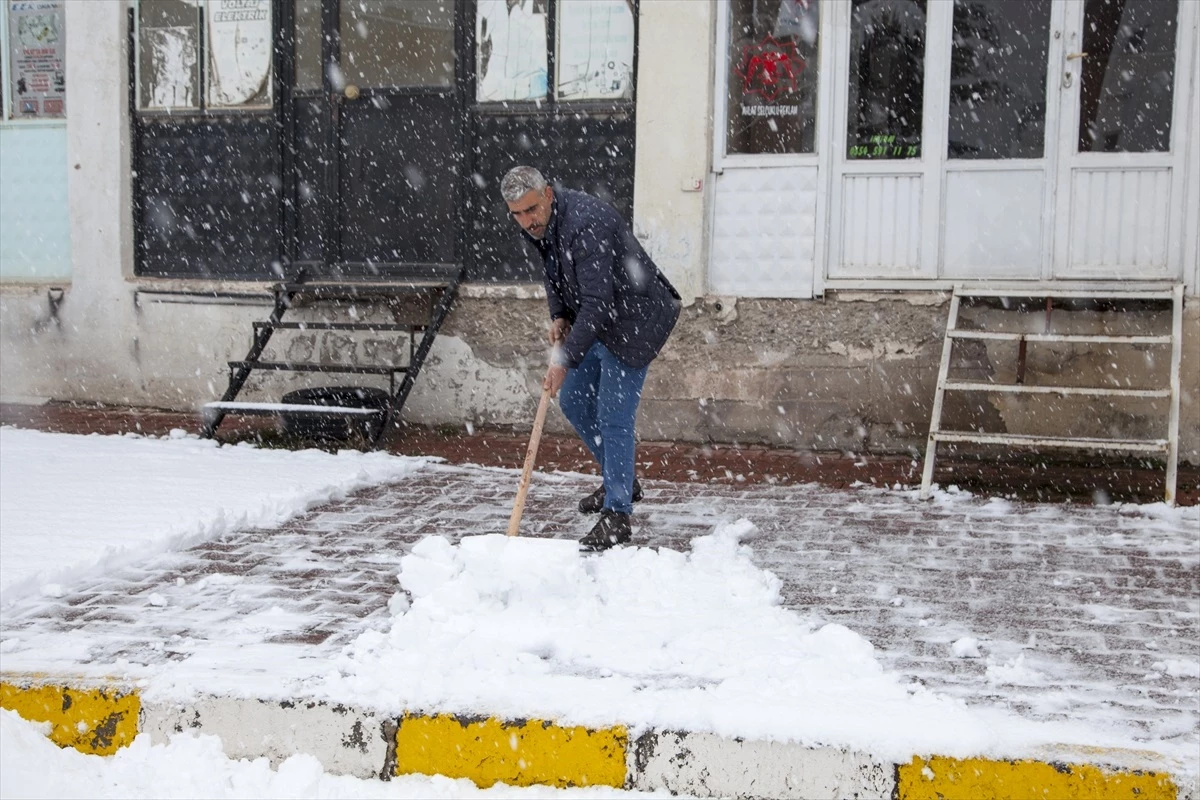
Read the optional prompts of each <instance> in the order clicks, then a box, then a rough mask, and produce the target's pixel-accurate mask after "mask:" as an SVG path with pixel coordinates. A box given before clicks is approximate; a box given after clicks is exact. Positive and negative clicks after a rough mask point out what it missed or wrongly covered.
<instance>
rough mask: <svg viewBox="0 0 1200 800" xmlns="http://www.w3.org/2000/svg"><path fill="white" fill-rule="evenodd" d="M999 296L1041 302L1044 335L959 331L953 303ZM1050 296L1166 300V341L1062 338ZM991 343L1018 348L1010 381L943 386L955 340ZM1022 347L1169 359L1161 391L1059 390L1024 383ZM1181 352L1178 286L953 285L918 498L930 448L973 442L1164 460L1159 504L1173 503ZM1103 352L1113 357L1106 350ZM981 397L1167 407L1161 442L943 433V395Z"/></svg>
mask: <svg viewBox="0 0 1200 800" xmlns="http://www.w3.org/2000/svg"><path fill="white" fill-rule="evenodd" d="M973 297H975V298H977V297H998V298H1044V299H1045V300H1046V304H1045V305H1046V308H1045V315H1046V316H1045V331H1044V332H1043V333H1040V334H1039V333H1021V332H1010V331H985V330H977V329H976V330H960V329H959V328H958V315H959V310H960V305H961V303H962V301H963V300H964V299H966V298H973ZM1055 298H1080V299H1086V300H1163V301H1169V305H1167V306H1166V307H1165V308H1164V309H1162V310H1161V311H1160V312H1155V313H1164V312H1165V313H1169V317H1170V325H1171V327H1170V330H1171V333H1170V334H1169V335H1140V334H1131V335H1115V334H1107V333H1097V334H1065V333H1051V332H1050V330H1051V313H1052V312H1053V310H1054V308H1053V307H1054V303H1053V300H1054V299H1055ZM1003 310H1004V311H1012V312H1014V313H1023V312H1022V311H1021V310H1020V309H1016V308H1012V309H1008V308H1006V309H1003ZM966 339H974V340H993V341H1015V342H1018V343H1019V345H1020V347H1019V348H1018V350H1017V368H1016V376H1017V379H1016V380H1017V382H1016V383H989V382H986V381H963V380H950V378H949V373H950V368H951V361H952V357H951V356H952V352H953V347H954V343H955V341H956V340H966ZM1029 342H1071V343H1077V344H1095V345H1168V344H1169V345H1170V346H1171V361H1170V376H1169V378H1168V380H1167V384H1168V385H1167V386H1165V387H1162V388H1151V389H1121V388H1108V387H1091V386H1058V385H1029V384H1026V383H1024V382H1023V378H1024V370H1025V357H1026V355H1025V354H1026V350H1027V348H1026V345H1027V343H1029ZM1182 347H1183V284H1174V285H1171V286H1164V285H1162V284H1141V285H1134V286H1130V287H1129V288H1128V289H1127V290H1119V289H1118V290H1113V291H1108V290H1105V289H1104V288H1103V287H1099V286H1097V287H1095V288H1089V287H1086V286H1071V287H1067V286H1063V287H1061V288H1054V287H1046V286H1040V287H1033V286H1008V287H979V288H966V287H962V286H956V287H955V288H954V294H953V295H952V296H951V298H950V313H949V317H948V320H947V323H946V333H945V337H944V338H943V340H942V358H941V366H940V368H939V370H938V379H937V389H936V392H935V394H934V400H933V410H932V413H931V415H930V421H929V438H928V440H927V444H926V447H925V465H924V468H923V469H922V473H921V491H920V497H921V498H922V499H927V498H928V497H929V496H930V487H931V486H932V484H933V468H934V461H935V459H936V457H937V446H938V444H939V443H940V442H969V443H974V444H999V445H1009V446H1044V447H1073V448H1082V449H1094V450H1124V451H1137V452H1154V453H1164V454H1165V455H1166V476H1165V481H1164V488H1163V499H1164V500H1165V501H1166V502H1167V503H1168V504H1173V503H1174V502H1175V488H1176V480H1177V477H1178V460H1179V395H1180V385H1179V371H1180V362H1181V360H1182ZM1108 352H1112V350H1111V348H1109V349H1108ZM948 391H949V392H954V391H957V392H987V393H997V394H1026V395H1043V396H1047V395H1057V396H1064V397H1065V396H1076V397H1131V398H1132V397H1136V398H1163V399H1166V400H1167V401H1168V408H1167V412H1166V420H1165V421H1166V429H1167V430H1166V434H1167V435H1166V437H1165V438H1157V439H1103V438H1089V437H1078V436H1067V435H1063V436H1041V435H1034V434H1020V433H978V432H973V431H943V430H941V424H942V410H943V406H944V399H945V395H946V392H948Z"/></svg>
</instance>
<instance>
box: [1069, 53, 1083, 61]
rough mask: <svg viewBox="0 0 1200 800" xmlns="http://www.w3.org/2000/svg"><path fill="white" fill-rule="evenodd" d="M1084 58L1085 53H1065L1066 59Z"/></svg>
mask: <svg viewBox="0 0 1200 800" xmlns="http://www.w3.org/2000/svg"><path fill="white" fill-rule="evenodd" d="M1085 58H1087V53H1068V54H1067V61H1074V60H1075V59H1080V60H1082V59H1085Z"/></svg>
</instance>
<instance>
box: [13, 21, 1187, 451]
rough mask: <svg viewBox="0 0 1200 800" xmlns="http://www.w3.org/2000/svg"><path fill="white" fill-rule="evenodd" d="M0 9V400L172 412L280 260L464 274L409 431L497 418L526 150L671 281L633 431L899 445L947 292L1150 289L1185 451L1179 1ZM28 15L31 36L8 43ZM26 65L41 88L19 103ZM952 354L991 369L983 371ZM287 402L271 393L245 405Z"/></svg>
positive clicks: (1129, 364)
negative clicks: (662, 344)
mask: <svg viewBox="0 0 1200 800" xmlns="http://www.w3.org/2000/svg"><path fill="white" fill-rule="evenodd" d="M5 11H6V15H5V16H6V18H5V22H4V25H5V30H6V33H5V36H4V42H5V47H6V48H7V49H6V50H5V51H4V74H3V85H4V98H5V119H4V121H3V123H0V145H2V150H3V154H2V156H0V157H2V158H3V159H4V161H3V167H4V168H3V170H2V171H0V191H2V192H3V199H4V201H5V202H4V204H3V206H4V208H3V209H2V210H0V223H2V224H3V230H2V234H3V236H2V237H0V238H2V247H0V256H2V257H3V258H2V265H3V272H2V274H0V278H2V283H0V311H2V312H3V315H2V316H3V319H2V320H0V334H2V342H0V346H2V350H0V356H2V358H0V378H2V379H3V395H4V398H5V399H6V400H10V399H21V398H54V399H59V400H87V401H99V402H110V403H128V404H134V405H151V406H163V407H170V408H180V409H193V408H198V407H199V406H200V405H201V404H202V403H204V402H206V401H208V400H211V399H214V398H216V397H218V396H219V395H220V394H221V391H222V390H223V388H224V385H225V382H226V374H227V373H226V368H225V362H226V361H227V360H230V359H236V358H239V357H240V356H241V355H242V354H243V353H244V352H245V349H246V347H247V343H248V337H249V333H250V330H251V327H250V326H251V323H252V322H253V320H255V319H259V318H262V317H263V316H265V313H266V305H267V304H268V302H269V297H268V295H267V293H266V292H265V289H266V287H268V286H269V285H270V284H271V283H272V282H274V281H276V280H279V279H280V278H285V277H288V276H290V275H291V274H294V271H295V270H297V269H300V268H301V267H303V268H304V269H306V270H307V271H308V274H309V275H310V276H312V277H317V278H327V279H337V280H343V279H345V280H353V279H370V280H373V281H385V282H386V281H404V280H409V279H414V278H425V277H437V276H443V275H449V274H453V273H455V272H457V270H458V269H459V267H462V266H465V267H466V269H467V271H468V276H469V281H468V283H467V284H466V286H465V287H464V289H463V290H462V294H461V297H460V301H459V303H458V305H457V306H456V309H455V311H454V313H453V314H452V315H451V317H450V318H449V320H448V321H447V324H446V326H445V327H444V328H443V331H442V334H441V336H439V338H438V340H437V343H436V344H435V347H434V350H433V352H432V355H431V358H430V361H429V362H427V365H426V372H424V373H423V374H422V377H421V379H420V380H419V381H418V383H417V386H416V388H415V389H414V393H413V395H412V397H411V399H410V401H409V404H408V405H407V407H406V416H407V417H408V418H409V419H411V420H413V421H417V422H423V423H432V424H456V425H466V424H474V425H478V424H500V425H509V424H511V425H516V426H522V425H527V424H528V423H529V421H530V420H531V418H532V411H533V405H534V401H535V400H536V386H537V384H538V382H539V380H540V375H541V372H542V368H543V365H544V364H545V360H546V357H547V354H546V352H545V350H544V347H543V339H542V331H543V330H544V326H545V322H546V320H545V305H544V298H543V297H542V296H541V289H540V285H539V283H538V282H537V269H538V267H537V265H536V263H535V262H534V261H533V260H532V259H531V257H530V254H529V253H527V252H526V251H524V250H523V249H522V247H521V244H520V241H519V240H518V238H517V236H516V235H515V227H514V226H513V225H512V223H511V222H510V221H509V220H508V219H507V218H506V216H505V207H504V204H503V202H502V201H501V199H500V197H499V194H498V190H497V186H498V182H499V178H500V176H501V175H502V174H503V172H504V171H505V170H506V169H507V168H508V167H510V166H512V165H514V164H518V163H531V164H535V165H537V166H539V167H541V168H542V169H543V171H544V172H546V173H547V175H548V176H550V177H551V178H552V179H554V180H556V181H557V182H560V183H562V184H563V185H566V186H570V187H572V188H581V189H584V190H587V191H591V192H593V193H595V194H598V195H600V196H603V197H605V198H606V199H608V200H610V201H611V202H612V203H613V204H614V205H615V206H616V207H617V208H618V209H619V210H620V211H621V212H622V213H624V214H625V215H626V216H628V217H629V218H630V219H631V220H632V222H633V225H634V230H635V233H636V234H637V235H638V237H639V238H640V239H641V240H642V241H643V243H644V244H645V245H646V246H647V248H648V249H649V250H650V252H651V253H652V255H653V256H654V257H655V259H656V261H657V262H658V263H659V265H660V267H661V268H662V269H663V271H664V272H665V273H666V274H667V275H668V276H669V277H670V278H671V280H672V281H673V282H674V283H675V285H676V286H677V287H678V288H679V289H680V291H681V294H683V295H684V298H685V303H686V306H685V309H684V312H683V315H682V317H681V321H680V324H679V327H678V329H677V331H676V333H675V335H674V336H673V338H672V341H671V342H670V344H669V345H668V348H667V349H666V350H665V351H664V353H663V355H662V357H661V358H660V359H659V361H658V362H656V364H655V366H654V367H653V368H652V370H651V372H650V376H649V378H648V381H647V388H646V399H645V401H644V403H643V410H642V414H643V417H642V422H641V433H642V435H643V436H645V437H647V438H682V439H688V440H698V441H715V442H731V441H737V442H747V443H748V442H761V443H766V444H774V445H782V446H789V447H795V448H800V449H813V450H823V449H839V450H854V451H859V450H865V451H877V452H912V453H914V454H915V453H917V452H919V451H920V450H921V449H922V448H923V446H924V440H925V433H926V430H927V428H928V425H929V419H930V410H931V407H932V404H933V396H934V386H935V382H936V377H937V371H938V364H939V358H940V355H941V351H942V340H943V331H944V329H945V326H946V317H947V305H948V302H947V298H948V292H949V290H950V289H951V288H952V287H953V286H955V285H960V284H961V285H967V286H986V285H993V284H1005V285H1010V284H1014V283H1023V284H1029V285H1031V286H1039V287H1044V286H1047V285H1049V286H1053V287H1068V286H1069V287H1073V288H1081V289H1094V290H1095V291H1096V292H1097V293H1098V294H1101V293H1103V292H1104V291H1105V290H1111V289H1113V288H1120V287H1123V286H1128V285H1132V284H1134V283H1137V284H1145V283H1153V284H1159V283H1164V284H1165V283H1182V284H1183V285H1184V286H1185V294H1186V295H1187V298H1188V299H1187V302H1186V304H1185V317H1184V330H1185V337H1184V340H1183V345H1184V346H1183V386H1184V392H1183V394H1182V404H1181V405H1182V424H1181V449H1180V454H1181V457H1182V458H1184V459H1186V460H1190V461H1200V396H1198V395H1197V393H1196V392H1195V390H1194V389H1189V388H1188V387H1194V386H1195V385H1198V384H1200V363H1198V362H1200V352H1198V351H1200V310H1198V309H1200V306H1198V305H1197V303H1196V299H1195V298H1196V297H1197V291H1198V290H1197V287H1198V286H1200V224H1198V222H1197V220H1200V145H1198V142H1200V120H1198V114H1200V60H1198V59H1197V57H1196V53H1197V49H1198V47H1200V35H1198V33H1197V28H1198V26H1200V6H1198V5H1197V4H1195V3H1191V2H1188V0H1030V1H1029V2H1023V3H1010V2H1005V1H1004V0H945V1H944V2H943V1H942V0H403V2H400V1H399V0H354V2H348V0H342V2H337V0H324V2H321V1H320V0H140V2H139V1H138V0H88V1H87V2H74V0H56V1H55V0H6V2H5ZM39 15H40V17H46V18H47V19H49V18H53V20H54V23H53V24H54V25H55V26H57V32H56V33H54V34H50V33H43V34H42V35H43V36H51V35H53V36H56V37H57V41H58V42H59V44H58V45H55V47H57V48H58V50H55V49H54V47H40V46H39V47H34V46H33V45H32V44H30V42H32V43H33V44H37V45H40V44H41V41H40V40H38V39H37V38H36V36H37V35H38V34H37V33H35V31H36V30H39V28H38V25H37V24H35V23H31V22H29V21H28V18H29V17H35V16H39ZM48 27H49V23H46V24H43V25H42V27H41V28H40V30H42V31H43V32H44V31H46V30H47V28H48ZM79 32H82V33H79ZM55 53H60V54H61V55H59V56H55ZM56 57H58V58H59V59H60V61H61V62H64V63H61V64H60V66H59V71H61V72H62V73H63V81H61V83H65V86H63V87H61V88H62V91H61V92H59V93H58V94H57V95H55V94H54V90H55V88H56V86H57V84H56V83H55V79H54V71H55V70H54V64H55V63H56V62H54V59H55V58H56ZM39 59H40V60H39ZM39 69H40V70H41V72H37V70H39ZM35 73H36V74H38V75H41V74H43V73H44V74H48V75H49V76H50V77H49V79H48V80H49V82H48V83H47V82H46V79H40V80H41V81H42V82H41V83H39V84H38V86H39V87H43V89H39V91H42V92H43V93H42V94H41V95H38V96H36V97H34V96H33V95H32V94H31V92H30V90H29V88H28V87H29V86H30V85H32V83H33V79H32V76H33V75H34V74H35ZM27 75H28V76H29V79H28V80H26V92H24V93H22V92H20V90H19V88H17V87H18V81H19V80H20V79H21V78H22V77H25V76H27ZM46 92H49V94H47V93H46ZM29 100H34V101H36V102H37V103H38V104H39V105H38V112H39V115H38V116H36V117H34V118H30V117H29V116H28V115H23V112H22V109H23V108H26V109H27V108H32V106H30V105H29V104H28V101H29ZM55 100H57V101H58V103H57V104H55V103H54V102H52V101H55ZM47 103H49V105H48V106H47ZM46 108H49V109H55V110H56V111H57V113H58V116H52V114H51V113H50V112H49V111H46V110H45V109H46ZM56 137H57V138H56ZM55 159H57V161H56V160H55ZM30 173H33V177H29V175H30ZM10 198H15V201H13V202H10ZM353 313H354V314H356V315H359V316H360V317H361V318H365V319H373V318H379V319H380V320H383V321H386V319H387V311H386V309H382V308H374V307H370V306H369V305H367V306H364V307H362V308H356V309H354V311H353ZM979 313H980V314H982V315H984V316H986V315H987V314H989V313H992V312H991V311H988V310H981V311H980V312H979ZM1092 315H1093V316H1094V317H1095V318H1096V319H1098V320H1104V319H1107V318H1108V317H1111V316H1112V314H1111V313H1110V312H1109V311H1107V310H1106V308H1105V307H1102V306H1098V307H1096V308H1095V309H1093V311H1092ZM1122 319H1124V320H1125V324H1128V325H1133V326H1134V327H1137V326H1138V325H1140V324H1141V323H1140V322H1139V320H1140V319H1142V317H1141V316H1140V312H1137V311H1134V312H1133V313H1132V314H1131V315H1127V316H1126V317H1123V318H1122ZM1146 319H1148V317H1146ZM1146 324H1149V323H1148V322H1147V323H1146ZM276 346H277V347H278V348H280V349H281V352H284V353H285V354H286V355H287V356H288V357H289V358H291V357H303V358H312V359H323V360H328V361H350V362H353V361H355V360H356V359H366V358H369V357H371V356H372V355H373V354H377V353H378V352H380V350H381V349H382V350H386V349H389V348H391V349H406V348H407V344H406V342H397V341H394V340H393V339H389V338H387V337H386V336H378V337H373V338H372V337H368V338H367V339H366V340H354V339H351V338H350V337H347V336H343V335H339V334H338V333H337V332H335V331H334V332H309V333H303V334H301V335H297V336H293V337H291V338H289V339H287V340H286V341H284V340H280V341H279V342H278V343H277V345H276ZM1024 357H1025V356H1024V355H1023V356H1022V358H1023V359H1024ZM964 358H965V359H966V362H969V363H966V362H965V363H966V367H967V368H968V369H971V370H974V371H975V373H976V374H979V375H981V376H984V377H989V376H996V375H1002V374H1004V373H1005V372H1006V371H1011V369H1012V362H1013V360H1014V354H1013V353H1010V352H1008V351H1006V350H1004V348H1003V347H1000V346H993V345H988V346H987V347H980V348H978V349H976V350H973V351H969V352H967V353H966V355H965V356H964ZM1028 359H1029V365H1030V369H1032V370H1037V369H1042V370H1043V371H1049V372H1051V373H1053V372H1055V371H1058V370H1060V369H1061V368H1062V366H1063V365H1064V364H1067V363H1069V364H1071V365H1072V366H1073V367H1074V368H1076V369H1077V370H1078V371H1079V373H1080V380H1085V381H1086V380H1087V379H1088V377H1089V376H1092V377H1093V378H1095V379H1104V380H1119V381H1126V382H1129V385H1135V384H1137V382H1138V381H1151V380H1154V379H1156V378H1158V377H1161V372H1162V370H1163V368H1164V365H1165V364H1166V363H1167V361H1169V359H1167V358H1163V357H1158V356H1156V355H1155V354H1154V353H1148V352H1147V351H1145V350H1144V349H1140V350H1136V351H1135V352H1132V353H1130V354H1116V353H1113V352H1109V351H1097V350H1096V349H1095V348H1092V349H1091V350H1089V349H1087V348H1086V347H1059V346H1054V347H1045V348H1042V349H1034V350H1031V351H1030V352H1029V354H1028ZM1023 366H1024V365H1023ZM295 385H297V384H295V383H294V382H292V381H289V380H285V379H283V378H279V377H275V378H271V379H267V380H263V381H259V382H256V383H255V384H253V385H252V387H251V391H252V392H253V394H252V395H248V396H250V397H261V398H262V399H278V398H279V396H280V395H281V394H282V392H283V391H286V390H287V389H289V388H294V387H295ZM947 413H948V414H949V415H950V416H951V417H953V418H955V419H957V420H958V424H959V425H971V426H975V427H981V428H982V427H987V428H990V429H997V430H1009V431H1014V430H1018V429H1020V430H1030V429H1032V430H1033V431H1034V432H1045V431H1052V432H1053V431H1059V430H1061V429H1063V428H1064V427H1067V426H1068V425H1069V424H1072V423H1078V422H1079V420H1080V418H1081V417H1082V418H1084V421H1085V424H1084V428H1085V429H1087V430H1088V431H1091V430H1094V431H1097V432H1099V433H1101V434H1105V435H1118V436H1120V435H1140V434H1141V433H1143V432H1144V431H1146V430H1149V429H1150V428H1152V427H1153V426H1155V425H1158V424H1159V421H1160V420H1161V418H1162V416H1163V409H1162V407H1161V404H1160V405H1159V406H1157V407H1156V406H1154V404H1150V406H1148V407H1138V406H1137V405H1136V404H1133V403H1129V404H1120V403H1110V404H1107V405H1105V406H1104V407H1103V408H1101V409H1095V408H1088V409H1085V410H1083V411H1080V409H1078V408H1072V407H1070V406H1069V404H1059V405H1052V406H1051V407H1050V408H1049V409H1048V410H1047V409H1045V408H1041V409H1039V408H1035V407H1034V406H1033V405H1031V404H1030V403H1027V402H1025V401H1024V400H1022V401H1020V402H1016V401H1013V400H1012V399H1011V398H1010V399H1009V400H1003V399H989V400H983V401H979V400H978V398H976V399H974V400H972V401H971V402H965V401H963V402H957V403H954V404H951V405H950V406H949V407H948V408H947ZM551 424H552V425H556V426H559V427H560V428H562V427H565V422H564V421H563V420H562V419H561V418H555V419H553V420H552V422H551Z"/></svg>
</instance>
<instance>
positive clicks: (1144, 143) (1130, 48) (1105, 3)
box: [1079, 0, 1178, 153]
mask: <svg viewBox="0 0 1200 800" xmlns="http://www.w3.org/2000/svg"><path fill="white" fill-rule="evenodd" d="M1177 12H1178V0H1087V2H1086V4H1085V5H1084V11H1083V41H1082V52H1083V54H1084V55H1083V56H1082V57H1081V58H1082V63H1083V66H1082V68H1081V72H1080V78H1079V80H1080V84H1079V152H1081V153H1086V152H1102V153H1164V152H1167V151H1168V150H1170V147H1171V110H1172V106H1173V103H1174V88H1175V34H1176V16H1177Z"/></svg>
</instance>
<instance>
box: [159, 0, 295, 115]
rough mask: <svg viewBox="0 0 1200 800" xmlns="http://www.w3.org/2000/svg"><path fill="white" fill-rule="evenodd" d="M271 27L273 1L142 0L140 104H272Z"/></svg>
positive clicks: (174, 107) (188, 107) (172, 107)
mask: <svg viewBox="0 0 1200 800" xmlns="http://www.w3.org/2000/svg"><path fill="white" fill-rule="evenodd" d="M201 26H204V37H203V38H204V44H205V48H204V49H205V53H204V55H205V61H204V64H203V66H204V70H203V81H204V84H205V85H204V91H203V93H202V92H201V88H200V84H201V59H200V40H201V36H200V30H201ZM273 30H274V28H273V20H272V16H271V0H140V1H139V3H138V54H137V72H138V77H137V81H138V108H139V109H141V110H143V111H196V110H200V109H201V108H209V109H222V110H224V109H262V108H270V107H271V98H272V95H273V92H272V86H271V83H272V80H271V78H272V74H273V70H272V64H273V61H274V50H273V44H272V32H273ZM202 101H203V102H202Z"/></svg>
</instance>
